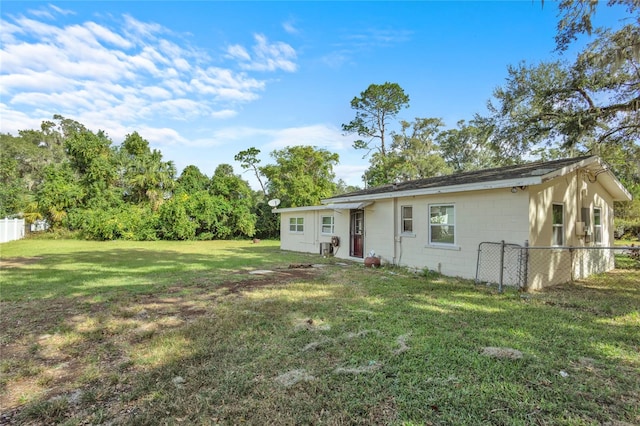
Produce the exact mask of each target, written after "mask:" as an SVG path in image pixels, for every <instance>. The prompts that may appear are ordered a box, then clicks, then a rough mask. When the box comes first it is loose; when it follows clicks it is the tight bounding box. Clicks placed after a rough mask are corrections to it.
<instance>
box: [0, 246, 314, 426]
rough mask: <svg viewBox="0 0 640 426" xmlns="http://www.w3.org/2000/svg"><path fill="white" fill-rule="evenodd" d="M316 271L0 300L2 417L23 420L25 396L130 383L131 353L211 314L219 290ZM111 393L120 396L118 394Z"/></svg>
mask: <svg viewBox="0 0 640 426" xmlns="http://www.w3.org/2000/svg"><path fill="white" fill-rule="evenodd" d="M38 260H39V258H16V259H11V261H10V262H4V261H3V267H19V266H24V265H25V264H28V263H33V262H37V261H38ZM318 273H319V269H317V268H292V269H277V270H274V271H273V273H271V274H267V275H260V276H254V275H252V276H249V274H248V273H247V272H244V273H243V274H244V275H246V278H243V279H241V280H239V281H234V280H229V281H226V282H223V283H222V284H218V285H212V286H211V287H203V286H201V285H198V284H196V285H194V286H191V287H190V286H175V287H170V288H162V289H161V293H158V294H135V295H134V294H129V293H127V294H118V295H114V296H113V297H112V298H111V297H110V298H108V299H109V300H108V301H98V302H96V301H95V299H92V298H89V297H76V298H60V299H54V300H28V301H21V302H0V311H1V312H2V315H0V330H2V332H1V333H2V334H0V353H2V358H1V359H0V373H1V374H2V379H0V407H2V411H3V414H2V416H1V417H0V424H19V423H23V422H24V418H23V417H24V416H22V417H21V415H20V413H21V411H22V410H23V408H25V404H27V405H26V406H27V407H28V406H32V407H33V406H34V405H33V404H28V403H30V402H32V401H36V400H37V401H42V402H41V403H38V404H44V405H46V406H50V405H52V404H53V405H56V406H57V404H58V403H57V402H55V399H54V398H57V397H60V396H61V395H67V394H71V393H73V392H74V391H75V390H77V389H79V388H83V389H84V388H87V387H89V388H92V387H93V386H98V387H102V388H103V389H104V388H105V387H106V388H111V389H113V390H114V392H116V393H117V392H118V390H121V391H123V392H124V390H125V389H127V388H128V387H130V385H128V384H127V378H126V376H127V375H129V374H131V375H132V376H133V374H132V373H135V371H136V369H138V368H139V367H135V366H134V363H133V362H132V361H131V359H130V358H129V355H128V354H130V353H134V352H135V350H136V347H137V346H141V345H145V344H147V343H148V342H149V340H150V339H151V338H153V337H154V336H156V335H158V333H165V332H167V331H170V330H171V329H175V328H178V327H182V326H185V325H186V324H188V323H191V322H194V321H197V320H198V319H200V318H207V317H211V316H213V315H214V310H215V303H216V301H220V300H221V299H222V298H226V297H242V295H243V294H244V293H246V292H250V291H254V290H256V289H260V288H264V287H269V286H275V285H283V284H286V283H288V282H291V281H296V280H309V279H312V278H313V277H314V276H316V275H317V274H318ZM233 278H237V274H234V276H233ZM282 380H284V381H285V382H286V381H288V380H296V377H290V378H284V379H282ZM297 380H308V377H307V376H304V375H303V376H301V378H297ZM88 395H90V393H89V394H88ZM83 398H85V399H86V398H88V397H83ZM113 400H114V403H117V400H118V398H113ZM52 401H53V402H52ZM38 404H36V405H38ZM41 408H42V410H45V408H46V407H44V406H43V407H41ZM45 411H46V410H45Z"/></svg>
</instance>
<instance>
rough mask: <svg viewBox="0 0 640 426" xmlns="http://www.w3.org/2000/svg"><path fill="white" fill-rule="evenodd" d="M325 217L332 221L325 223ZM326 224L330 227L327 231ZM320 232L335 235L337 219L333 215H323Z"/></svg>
mask: <svg viewBox="0 0 640 426" xmlns="http://www.w3.org/2000/svg"><path fill="white" fill-rule="evenodd" d="M325 219H331V223H324V220H325ZM325 226H328V227H330V228H329V230H328V231H325V230H324V228H325ZM320 232H321V233H322V235H333V234H334V232H335V219H334V217H333V216H321V217H320Z"/></svg>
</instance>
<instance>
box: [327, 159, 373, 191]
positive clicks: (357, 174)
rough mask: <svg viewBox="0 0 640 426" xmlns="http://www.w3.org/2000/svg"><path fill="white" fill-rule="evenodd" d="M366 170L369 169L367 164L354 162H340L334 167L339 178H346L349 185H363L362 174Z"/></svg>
mask: <svg viewBox="0 0 640 426" xmlns="http://www.w3.org/2000/svg"><path fill="white" fill-rule="evenodd" d="M365 170H367V166H366V165H354V164H338V165H337V166H335V167H334V168H333V171H334V172H335V173H336V177H337V178H338V179H342V180H344V181H345V182H346V183H347V185H355V186H359V187H362V186H363V183H362V176H363V175H364V172H365Z"/></svg>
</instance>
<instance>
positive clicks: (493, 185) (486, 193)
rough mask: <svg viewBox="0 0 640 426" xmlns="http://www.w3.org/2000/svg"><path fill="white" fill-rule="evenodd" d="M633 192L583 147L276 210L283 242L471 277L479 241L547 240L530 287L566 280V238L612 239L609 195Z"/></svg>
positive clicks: (621, 197)
mask: <svg viewBox="0 0 640 426" xmlns="http://www.w3.org/2000/svg"><path fill="white" fill-rule="evenodd" d="M629 200H631V194H630V193H629V192H628V191H627V190H626V189H625V188H624V187H623V185H622V184H621V183H620V181H619V180H618V179H617V178H616V177H615V176H614V175H613V173H612V172H611V170H610V169H609V168H608V166H607V165H606V164H605V163H604V162H603V161H602V160H601V159H600V158H599V157H597V156H583V157H577V158H569V159H562V160H554V161H546V162H534V163H527V164H519V165H515V166H508V167H499V168H493V169H487V170H479V171H471V172H465V173H458V174H453V175H448V176H438V177H433V178H427V179H420V180H414V181H408V182H401V183H396V184H390V185H384V186H380V187H374V188H367V189H364V190H360V191H356V192H351V193H348V194H343V195H338V196H335V197H332V198H328V199H325V200H323V201H322V205H319V206H305V207H294V208H281V209H274V210H273V212H274V213H279V214H280V217H281V219H280V220H281V228H280V241H281V243H280V244H281V248H282V249H283V250H291V251H297V252H308V253H319V254H328V253H332V254H333V255H334V256H336V257H338V258H342V259H350V260H359V261H363V260H364V259H365V258H366V257H367V256H368V254H369V253H370V252H371V251H373V252H375V256H377V257H379V258H380V260H381V262H382V263H383V264H392V265H399V266H406V267H409V268H416V269H425V268H427V269H430V270H434V271H438V272H440V273H441V274H443V275H448V276H458V277H463V278H475V277H476V273H477V271H478V259H479V254H478V251H479V247H480V244H481V243H484V242H501V241H504V242H506V243H513V244H518V245H519V246H523V247H524V246H529V247H531V248H538V247H540V248H541V247H547V248H549V250H547V251H546V253H547V256H548V259H546V260H545V261H544V262H543V264H542V265H540V264H535V265H534V264H533V263H531V265H530V266H528V268H529V270H528V271H527V277H526V282H524V283H523V284H521V286H522V287H526V288H529V289H535V288H541V287H544V286H548V285H552V284H556V283H558V282H561V281H567V279H564V278H562V277H566V274H564V275H563V274H561V273H560V272H561V271H558V269H560V268H561V267H564V268H567V266H561V265H562V262H560V261H559V259H554V258H553V256H556V257H558V256H562V255H564V254H562V252H563V251H562V248H563V247H598V246H602V247H609V246H613V231H614V229H613V202H614V201H629ZM554 248H556V250H554ZM565 251H566V252H567V253H568V252H569V250H565ZM585 251H588V250H585ZM541 252H542V251H541ZM594 252H596V251H595V250H594ZM554 253H555V254H554ZM601 255H602V252H598V253H597V254H595V256H601ZM609 257H610V258H608V259H605V261H602V259H601V261H600V262H596V263H597V264H598V266H597V267H596V268H595V269H594V267H593V266H590V267H589V268H586V269H585V268H584V265H582V266H579V265H578V266H576V265H572V268H573V267H581V268H582V269H583V270H582V271H579V272H578V273H577V274H572V275H570V276H571V277H576V276H578V277H581V276H586V275H589V274H591V273H594V272H602V271H605V270H610V269H612V268H613V258H612V256H611V255H609ZM538 263H540V262H538Z"/></svg>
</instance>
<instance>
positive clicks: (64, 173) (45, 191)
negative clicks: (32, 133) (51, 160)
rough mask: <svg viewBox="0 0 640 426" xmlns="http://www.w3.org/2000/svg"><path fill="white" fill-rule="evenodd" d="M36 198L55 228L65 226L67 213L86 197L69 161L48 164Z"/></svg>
mask: <svg viewBox="0 0 640 426" xmlns="http://www.w3.org/2000/svg"><path fill="white" fill-rule="evenodd" d="M44 174H45V178H44V182H43V183H42V185H41V186H40V187H39V188H38V192H37V194H36V200H37V202H38V206H39V208H40V210H41V211H42V212H43V214H44V216H45V217H46V218H47V220H48V221H49V223H50V224H51V226H52V227H53V228H57V227H61V226H63V223H64V221H65V219H66V218H67V215H68V214H69V212H70V211H71V210H73V209H74V208H76V207H77V206H78V205H79V203H80V201H81V200H82V199H83V197H84V189H83V186H82V185H81V183H80V182H79V181H78V178H77V176H76V174H75V173H74V172H73V170H72V169H71V166H70V165H69V164H68V163H63V164H52V165H50V166H47V167H46V169H45V171H44Z"/></svg>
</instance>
